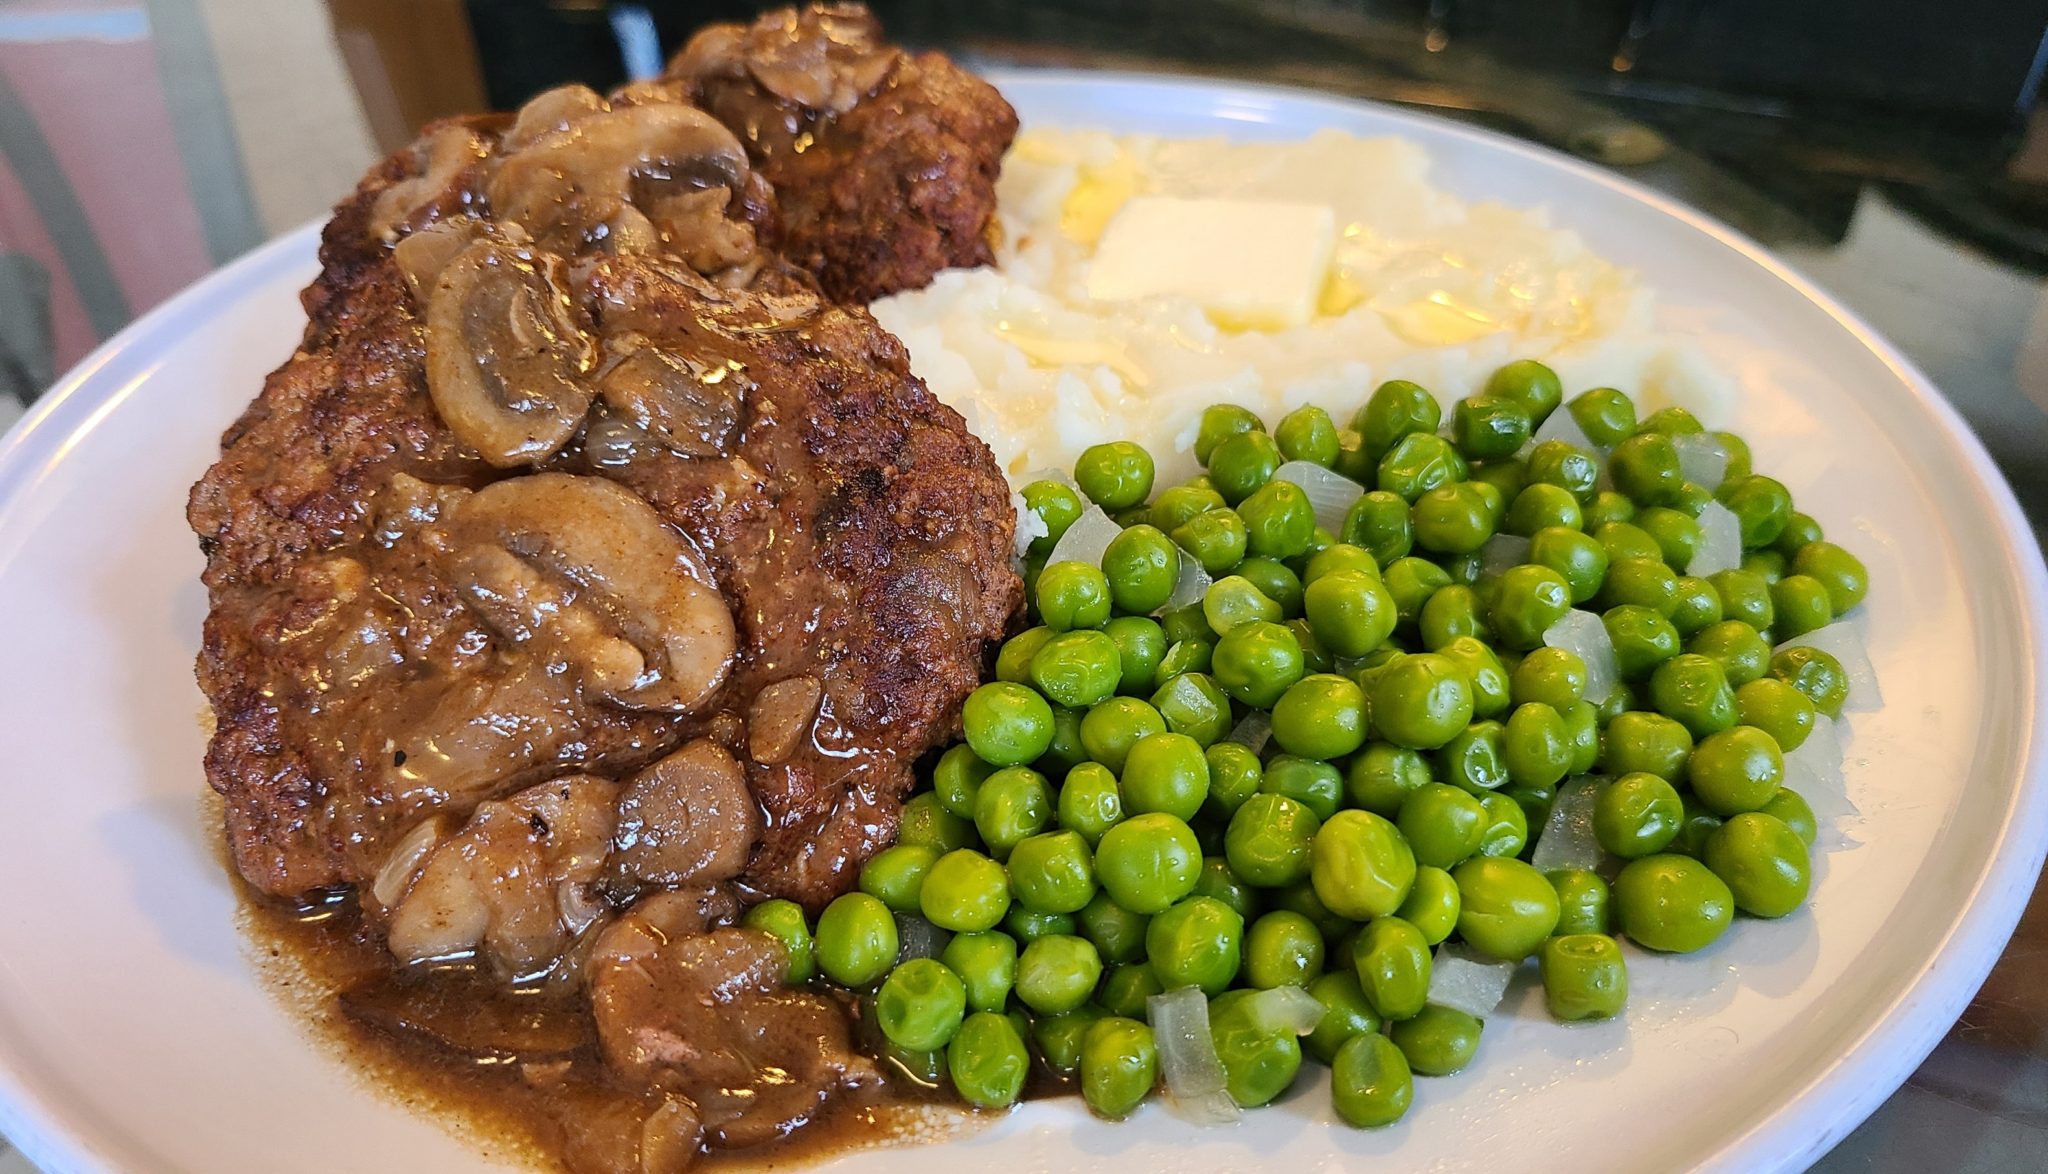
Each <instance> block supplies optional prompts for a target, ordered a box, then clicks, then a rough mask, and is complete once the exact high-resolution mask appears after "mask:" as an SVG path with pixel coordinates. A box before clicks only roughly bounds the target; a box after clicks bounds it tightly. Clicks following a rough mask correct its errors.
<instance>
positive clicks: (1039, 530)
mask: <svg viewBox="0 0 2048 1174" xmlns="http://www.w3.org/2000/svg"><path fill="white" fill-rule="evenodd" d="M1010 506H1011V508H1013V509H1015V510H1016V511H1017V540H1016V551H1015V553H1016V555H1017V557H1018V558H1023V557H1024V552H1025V551H1027V550H1030V549H1031V544H1032V543H1033V542H1036V541H1037V540H1039V539H1040V538H1043V537H1045V536H1046V535H1047V534H1050V533H1052V531H1050V530H1048V529H1046V526H1045V519H1044V518H1041V517H1039V516H1038V514H1037V513H1036V512H1034V511H1033V510H1031V509H1030V508H1029V507H1027V506H1025V504H1024V495H1023V494H1021V493H1013V494H1011V495H1010Z"/></svg>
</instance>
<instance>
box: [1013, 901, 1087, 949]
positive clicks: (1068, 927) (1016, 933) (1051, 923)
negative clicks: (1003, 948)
mask: <svg viewBox="0 0 2048 1174" xmlns="http://www.w3.org/2000/svg"><path fill="white" fill-rule="evenodd" d="M1003 932H1004V933H1006V934H1008V935H1010V936H1011V937H1013V938H1015V939H1017V944H1018V945H1020V946H1028V945H1030V944H1031V943H1033V942H1035V941H1037V940H1038V939H1040V938H1044V937H1051V936H1053V935H1054V934H1071V933H1073V932H1074V919H1073V917H1072V916H1071V915H1070V914H1066V913H1038V912H1034V911H1033V910H1030V909H1026V908H1024V907H1023V906H1022V905H1018V904H1015V903H1012V904H1011V906H1010V911H1009V912H1008V913H1005V914H1004V915H1003Z"/></svg>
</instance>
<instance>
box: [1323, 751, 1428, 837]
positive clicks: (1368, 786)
mask: <svg viewBox="0 0 2048 1174" xmlns="http://www.w3.org/2000/svg"><path fill="white" fill-rule="evenodd" d="M1433 778H1434V776H1433V775H1432V773H1431V772H1430V769H1429V760H1428V759H1426V758H1424V757H1423V756H1422V755H1420V754H1418V753H1416V752H1415V751H1413V750H1410V749H1408V748H1407V747H1405V746H1396V745H1394V744H1393V743H1391V742H1373V743H1371V744H1369V745H1367V746H1366V747H1365V748H1364V749H1363V750H1360V751H1359V752H1358V753H1357V754H1354V755H1352V756H1351V760H1350V761H1349V762H1347V763H1345V765H1344V794H1345V797H1346V798H1348V799H1349V800H1350V801H1351V805H1352V806H1354V807H1360V808H1364V809H1365V810H1367V811H1370V812H1372V813H1373V814H1375V815H1380V816H1385V817H1386V818H1388V819H1392V818H1393V817H1395V816H1396V815H1398V814H1400V811H1401V804H1402V803H1404V802H1406V801H1407V799H1408V796H1410V795H1413V794H1414V793H1415V792H1416V790H1418V789H1419V788H1421V787H1422V786H1424V785H1425V784H1427V783H1429V782H1431V781H1433Z"/></svg>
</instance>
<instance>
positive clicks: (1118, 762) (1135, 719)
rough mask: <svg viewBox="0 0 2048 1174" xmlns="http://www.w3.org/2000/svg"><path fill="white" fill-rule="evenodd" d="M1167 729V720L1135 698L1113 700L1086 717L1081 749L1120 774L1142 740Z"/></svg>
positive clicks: (1099, 706) (1082, 719)
mask: <svg viewBox="0 0 2048 1174" xmlns="http://www.w3.org/2000/svg"><path fill="white" fill-rule="evenodd" d="M1165 729H1166V719H1165V718H1164V717H1161V716H1160V714H1159V711H1158V710H1156V709H1154V708H1152V706H1150V705H1148V704H1146V703H1145V702H1143V701H1140V700H1138V699H1137V698H1135V697H1112V698H1110V699H1109V700H1107V701H1104V702H1102V703H1101V704H1100V705H1096V706H1094V707H1092V708H1090V709H1089V710H1088V712H1087V713H1085V714H1083V715H1082V717H1081V746H1082V748H1083V749H1085V750H1086V751H1087V752H1088V757H1090V758H1092V759H1094V760H1095V761H1096V762H1099V763H1101V764H1102V765H1104V766H1106V767H1108V768H1109V769H1110V770H1112V771H1120V770H1122V769H1123V768H1124V759H1126V758H1127V757H1129V756H1130V752H1131V747H1132V746H1135V745H1136V744H1137V743H1138V740H1139V739H1140V738H1143V737H1145V736H1147V735H1149V734H1157V733H1162V732H1164V731H1165Z"/></svg>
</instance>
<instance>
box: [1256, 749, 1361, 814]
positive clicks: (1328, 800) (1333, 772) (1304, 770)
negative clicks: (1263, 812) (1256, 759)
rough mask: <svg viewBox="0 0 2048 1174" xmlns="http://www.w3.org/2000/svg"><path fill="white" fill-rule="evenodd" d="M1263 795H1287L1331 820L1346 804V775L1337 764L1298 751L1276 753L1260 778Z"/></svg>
mask: <svg viewBox="0 0 2048 1174" xmlns="http://www.w3.org/2000/svg"><path fill="white" fill-rule="evenodd" d="M1259 790H1260V792H1261V793H1263V794H1268V795H1283V796H1285V797H1287V798H1289V799H1292V800H1294V801H1295V802H1296V803H1299V804H1301V805H1302V806H1304V807H1306V808H1308V809H1309V810H1310V811H1311V812H1314V813H1315V817H1316V818H1317V819H1328V818H1330V817H1331V816H1332V815H1335V814H1336V813H1337V809H1338V808H1339V807H1341V806H1342V805H1343V803H1344V775H1343V772H1341V771H1339V770H1338V769H1337V767H1336V766H1335V765H1334V764H1331V763H1328V762H1321V761H1318V760H1316V759H1313V758H1303V757H1301V756H1300V755H1296V754H1275V755H1274V756H1273V757H1272V759H1271V760H1270V761H1268V762H1267V763H1266V769H1265V773H1264V774H1263V776H1261V777H1260V779H1259Z"/></svg>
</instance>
